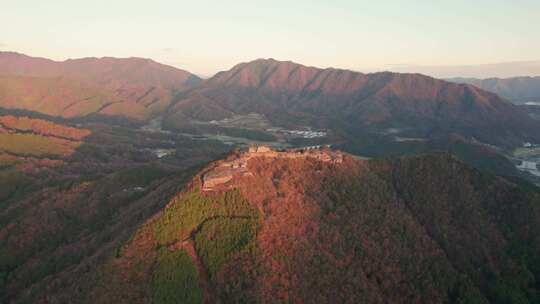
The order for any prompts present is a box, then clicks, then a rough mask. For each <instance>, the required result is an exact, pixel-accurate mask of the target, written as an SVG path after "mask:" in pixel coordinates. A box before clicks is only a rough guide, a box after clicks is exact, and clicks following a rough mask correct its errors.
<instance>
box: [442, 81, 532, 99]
mask: <svg viewBox="0 0 540 304" xmlns="http://www.w3.org/2000/svg"><path fill="white" fill-rule="evenodd" d="M448 81H453V82H457V83H468V84H472V85H475V86H477V87H479V88H481V89H483V90H486V91H489V92H493V93H495V94H498V95H500V96H501V97H504V98H506V99H508V100H510V101H512V102H513V103H516V104H524V103H527V102H540V76H537V77H513V78H488V79H478V78H450V79H448Z"/></svg>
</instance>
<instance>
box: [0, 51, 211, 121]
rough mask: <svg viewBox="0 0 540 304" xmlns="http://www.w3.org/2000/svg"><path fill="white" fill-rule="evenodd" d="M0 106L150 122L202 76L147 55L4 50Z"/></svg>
mask: <svg viewBox="0 0 540 304" xmlns="http://www.w3.org/2000/svg"><path fill="white" fill-rule="evenodd" d="M0 75H2V76H3V77H2V78H1V79H0V106H1V107H4V108H13V109H22V110H30V111H36V112H39V113H44V114H49V115H53V116H63V117H80V116H86V115H89V114H92V113H96V114H102V115H105V116H120V117H124V116H125V117H127V118H130V119H134V120H147V119H149V118H151V117H153V116H155V115H157V114H160V113H162V112H163V111H164V110H165V109H166V108H167V107H168V105H169V104H170V102H171V100H172V99H173V97H174V95H175V94H176V93H177V92H179V91H182V90H184V89H186V88H188V87H190V86H193V85H196V84H198V83H199V82H201V79H200V78H199V77H197V76H195V75H193V74H191V73H189V72H187V71H184V70H180V69H176V68H173V67H171V66H166V65H162V64H159V63H157V62H155V61H152V60H149V59H143V58H112V57H104V58H82V59H71V60H66V61H61V62H59V61H53V60H49V59H44V58H36V57H30V56H26V55H23V54H18V53H12V52H0Z"/></svg>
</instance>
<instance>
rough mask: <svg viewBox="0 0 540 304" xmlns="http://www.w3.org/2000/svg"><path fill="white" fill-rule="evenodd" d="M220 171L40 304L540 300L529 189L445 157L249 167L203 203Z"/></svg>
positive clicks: (538, 200) (536, 197) (255, 163)
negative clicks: (66, 302) (55, 302)
mask: <svg viewBox="0 0 540 304" xmlns="http://www.w3.org/2000/svg"><path fill="white" fill-rule="evenodd" d="M233 157H234V156H233ZM217 165H219V163H218V164H215V165H210V166H209V167H207V168H206V169H205V170H203V171H201V173H199V174H198V175H196V176H195V178H194V179H193V180H192V182H191V183H190V184H189V185H188V186H186V188H185V189H184V190H183V191H182V192H181V193H179V194H177V195H176V196H175V197H174V198H173V199H172V200H171V201H170V202H169V204H168V206H167V207H166V208H165V209H164V210H163V211H161V212H159V213H158V214H156V216H154V217H153V218H152V219H151V220H150V221H148V222H147V223H146V224H145V225H143V227H142V228H140V229H139V230H138V231H137V232H136V233H135V234H134V235H133V236H132V238H131V239H130V240H129V241H128V242H126V243H125V244H124V245H123V246H122V247H121V248H119V249H118V250H117V251H116V253H115V254H111V255H110V256H109V258H108V259H107V261H105V262H104V263H103V264H102V266H101V267H99V268H98V270H96V271H90V272H89V273H87V274H86V275H85V276H83V277H81V278H79V279H76V280H74V281H73V282H72V284H73V285H71V286H70V285H68V286H65V287H64V288H62V289H49V292H50V293H49V294H48V297H49V298H50V299H84V300H86V301H87V302H92V303H110V302H113V301H114V302H118V303H146V302H150V301H153V303H174V302H175V301H176V302H182V303H200V302H201V301H203V302H207V303H214V302H224V303H229V302H230V303H236V302H246V303H255V302H263V303H276V302H293V303H336V302H339V303H412V302H414V303H537V302H538V300H539V298H538V296H539V294H538V292H539V290H540V285H539V282H540V280H539V279H540V254H539V253H540V238H539V235H538V233H537V227H538V225H539V224H540V191H539V190H538V188H536V187H534V186H531V185H529V184H526V183H523V182H521V181H512V180H507V179H503V178H500V177H497V176H493V175H485V174H483V173H480V172H479V171H477V170H474V169H471V168H470V167H468V166H467V165H465V164H463V163H462V162H460V161H458V160H456V159H455V158H454V157H452V156H450V155H448V154H432V155H425V156H418V157H409V158H401V159H396V160H392V161H359V160H356V159H353V158H351V157H348V156H346V157H345V158H344V160H343V162H329V161H324V160H321V159H317V158H313V157H302V156H300V157H271V158H270V157H263V156H259V157H257V156H255V157H252V158H250V159H249V161H248V164H247V171H241V172H243V173H242V174H236V175H234V177H233V179H232V180H230V181H229V182H227V183H226V184H224V185H223V187H217V188H215V189H214V190H212V191H201V189H202V188H201V183H202V181H203V180H204V178H203V177H204V174H206V173H207V172H209V170H213V168H214V167H215V166H217ZM239 172H240V171H239ZM195 279H196V282H197V284H193V281H194V280H195ZM74 286H77V288H73V287H74ZM53 291H54V293H53ZM53 294H54V295H53ZM35 296H36V297H37V299H39V297H40V295H39V294H37V295H35ZM41 296H43V295H41Z"/></svg>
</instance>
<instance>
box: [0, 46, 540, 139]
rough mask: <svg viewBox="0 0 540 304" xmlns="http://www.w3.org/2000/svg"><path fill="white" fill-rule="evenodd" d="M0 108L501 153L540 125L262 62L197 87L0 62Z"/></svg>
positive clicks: (132, 64) (498, 104)
mask: <svg viewBox="0 0 540 304" xmlns="http://www.w3.org/2000/svg"><path fill="white" fill-rule="evenodd" d="M0 75H5V76H3V77H1V78H0V107H3V108H8V109H22V110H29V111H34V112H39V113H44V114H47V115H52V116H61V117H64V118H74V117H84V116H88V115H102V116H113V117H114V116H116V117H124V118H128V119H132V120H136V121H148V120H149V119H152V118H154V117H158V116H164V117H165V125H166V126H167V127H168V128H172V129H175V128H176V129H180V128H183V127H185V126H186V124H191V123H192V122H193V121H194V120H199V121H212V120H220V119H223V118H228V117H232V116H233V115H235V114H248V113H259V114H261V115H264V117H265V118H267V119H268V120H270V122H271V123H272V124H273V125H275V126H284V127H291V128H292V127H295V128H298V127H311V128H320V129H329V130H332V131H334V133H336V134H345V135H347V136H353V137H354V136H357V135H358V134H359V133H366V132H368V133H371V134H382V133H385V132H387V131H388V130H392V132H394V133H396V134H398V135H399V136H404V137H422V138H439V137H441V136H442V137H446V136H449V135H451V134H458V135H460V136H463V137H464V138H468V139H474V140H478V141H481V142H486V143H490V144H495V145H500V146H515V145H520V144H522V143H523V142H525V141H527V142H529V141H530V142H540V134H539V132H537V131H536V130H538V129H540V122H539V121H538V120H534V119H532V118H531V117H529V116H528V115H527V114H526V113H525V112H524V111H523V110H522V109H519V108H518V107H516V106H514V105H512V104H511V103H509V102H507V101H505V100H503V99H501V98H500V97H499V96H497V95H496V94H493V93H489V92H486V91H484V90H481V89H479V88H477V87H476V86H472V85H466V84H455V83H452V82H446V81H443V80H438V79H434V78H431V77H428V76H424V75H421V74H399V73H390V72H381V73H372V74H362V73H358V72H353V71H348V70H339V69H319V68H315V67H307V66H303V65H301V64H297V63H294V62H285V61H277V60H273V59H259V60H255V61H252V62H247V63H241V64H238V65H236V66H235V67H233V68H232V69H231V70H229V71H223V72H220V73H218V74H216V75H215V76H214V77H212V78H210V79H208V80H206V81H203V80H201V79H200V78H198V77H197V76H195V75H193V74H191V73H189V72H186V71H183V70H179V69H176V68H173V67H169V66H165V65H161V64H159V63H156V62H154V61H152V60H148V59H141V58H128V59H117V58H108V57H106V58H85V59H76V60H66V61H63V62H56V61H52V60H48V59H43V58H34V57H29V56H25V55H21V54H17V53H6V52H3V53H0Z"/></svg>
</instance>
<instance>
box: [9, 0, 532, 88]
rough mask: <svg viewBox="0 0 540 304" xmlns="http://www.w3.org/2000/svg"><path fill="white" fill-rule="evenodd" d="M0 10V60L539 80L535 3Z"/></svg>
mask: <svg viewBox="0 0 540 304" xmlns="http://www.w3.org/2000/svg"><path fill="white" fill-rule="evenodd" d="M0 7H1V9H0V28H1V29H2V30H0V50H2V51H16V52H21V53H25V54H27V55H31V56H39V57H46V58H51V59H55V60H65V59H67V58H80V57H102V56H114V57H145V58H152V59H154V60H156V61H158V62H162V63H166V64H169V65H173V66H176V67H179V68H182V69H186V70H189V71H191V72H193V73H196V74H198V75H201V76H211V75H213V74H214V73H216V72H218V71H221V70H226V69H229V68H231V67H232V66H234V65H235V64H237V63H239V62H246V61H250V60H254V59H257V58H275V59H278V60H292V61H295V62H298V63H302V64H306V65H311V66H318V67H323V68H324V67H336V68H346V69H352V70H357V71H361V72H373V71H380V70H393V71H401V72H423V73H426V74H431V75H433V76H436V77H453V76H465V77H495V76H497V77H509V76H517V75H532V74H536V75H540V39H538V37H539V33H540V22H539V20H538V18H539V16H540V1H538V0H513V1H509V0H489V1H488V0H474V1H471V0H393V1H392V0H378V1H373V0H371V1H364V0H333V1H321V0H286V1H283V0H273V1H256V0H252V1H246V0H234V1H232V0H229V1H226V0H221V1H218V0H196V1H194V0H191V1H182V0H152V1H139V0H108V1H104V0H86V1H80V0H47V1H43V0H16V1H12V0H0ZM531 66H532V67H531ZM510 67H511V68H510Z"/></svg>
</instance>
